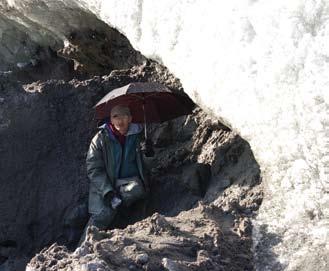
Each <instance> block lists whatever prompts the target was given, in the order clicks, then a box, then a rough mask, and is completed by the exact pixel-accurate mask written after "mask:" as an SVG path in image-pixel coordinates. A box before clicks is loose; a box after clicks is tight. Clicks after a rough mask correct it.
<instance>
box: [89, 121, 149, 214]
mask: <svg viewBox="0 0 329 271" xmlns="http://www.w3.org/2000/svg"><path fill="white" fill-rule="evenodd" d="M99 128H100V130H99V131H98V133H97V134H96V135H95V136H94V138H93V139H92V141H91V143H90V147H89V150H88V154H87V158H86V164H87V175H88V178H89V180H90V186H89V213H91V214H99V213H100V212H101V211H102V210H103V208H105V207H106V203H105V201H104V197H105V195H106V194H107V193H108V192H110V191H113V190H114V189H115V181H116V179H117V178H118V177H119V175H120V177H121V178H123V177H131V176H129V175H134V176H136V173H137V174H138V175H139V176H140V177H141V179H142V180H143V182H144V184H145V185H148V184H146V183H145V182H146V180H145V178H144V173H143V165H142V163H143V162H142V156H141V152H140V146H139V143H140V138H141V131H142V129H141V126H140V125H137V124H133V123H132V124H130V126H129V130H128V133H127V137H126V141H125V147H124V148H123V149H122V147H121V145H120V143H119V142H118V140H117V139H116V138H115V137H114V135H113V133H112V131H111V130H110V129H109V127H108V126H107V125H106V124H104V125H102V126H101V127H99ZM122 150H123V151H122ZM122 155H124V157H123V158H122ZM121 161H124V162H123V163H122V166H121V167H120V164H121ZM120 170H121V173H120V172H119V171H120Z"/></svg>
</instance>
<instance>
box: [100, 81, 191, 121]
mask: <svg viewBox="0 0 329 271" xmlns="http://www.w3.org/2000/svg"><path fill="white" fill-rule="evenodd" d="M116 105H123V106H127V107H129V109H130V112H131V115H132V122H135V123H161V122H164V121H167V120H171V119H174V118H177V117H179V116H183V115H187V114H190V113H192V110H193V108H194V106H195V104H194V103H193V101H192V100H191V99H190V98H189V97H188V96H187V95H185V94H183V93H176V92H172V91H171V90H170V89H168V88H167V87H165V86H164V85H162V84H159V83H130V84H128V85H125V86H123V87H121V88H117V89H114V90H112V91H110V92H109V93H108V94H107V95H105V96H104V97H103V98H102V99H101V100H100V101H99V102H98V103H97V104H96V105H95V109H96V119H99V120H102V119H105V118H108V117H109V116H110V112H111V109H112V108H113V107H114V106H116Z"/></svg>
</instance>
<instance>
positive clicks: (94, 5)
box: [0, 0, 329, 270]
mask: <svg viewBox="0 0 329 271" xmlns="http://www.w3.org/2000/svg"><path fill="white" fill-rule="evenodd" d="M2 2H3V3H6V4H7V6H9V7H10V8H11V9H17V10H20V11H21V13H24V12H25V14H27V15H28V18H32V19H33V23H35V24H36V25H37V24H38V22H40V24H41V25H43V26H44V27H45V28H47V25H48V26H49V27H48V29H50V30H51V31H50V32H49V33H55V34H54V36H55V37H56V38H58V37H60V35H61V34H62V33H63V32H64V30H65V29H67V26H69V25H70V24H74V26H76V25H79V20H82V21H83V15H81V16H80V15H79V16H80V17H79V18H78V17H77V18H78V19H77V20H74V18H75V16H73V15H72V14H73V13H70V12H69V11H70V10H75V9H76V5H77V6H80V7H81V8H83V9H84V12H83V13H81V14H85V12H92V13H94V14H95V15H96V16H98V18H100V19H101V20H103V21H104V22H106V23H108V24H109V25H111V26H114V27H115V28H117V29H118V30H120V31H121V32H122V33H123V34H125V35H126V36H127V37H128V39H129V40H130V41H131V43H132V45H133V46H134V47H135V48H136V49H138V50H140V51H141V52H142V53H143V54H144V55H146V56H148V57H151V58H154V59H156V60H159V61H161V62H162V63H163V64H165V65H166V66H167V67H168V68H169V69H170V70H171V71H172V72H173V73H174V74H175V75H176V76H177V77H178V78H180V79H181V81H182V83H183V86H184V88H185V91H186V92H188V93H189V94H190V95H191V96H192V97H193V98H194V99H195V101H196V102H197V103H199V104H200V105H201V106H203V107H204V108H205V109H208V110H209V111H212V112H213V114H214V115H215V116H217V117H219V118H220V119H221V120H222V121H224V122H225V123H226V124H228V125H229V126H231V127H232V128H233V129H235V130H236V131H238V132H239V134H240V135H241V136H242V137H244V138H245V139H246V140H247V141H248V142H249V143H250V145H251V147H252V150H253V152H254V154H255V156H256V159H257V161H258V162H259V164H260V166H261V170H262V173H263V183H264V185H265V191H266V194H265V199H264V202H263V205H262V207H261V209H260V212H259V215H258V217H257V220H255V221H254V225H255V227H254V240H255V253H256V259H257V266H258V269H259V270H280V269H286V270H327V269H328V266H329V263H328V259H327V258H328V255H329V194H328V193H329V140H328V138H329V105H328V104H329V90H328V89H327V88H328V86H329V77H328V71H329V46H328V44H329V23H328V19H329V2H328V1H326V0H322V1H321V0H304V1H302V0H300V1H297V0H289V1H286V0H277V1H265V0H258V1H257V0H244V1H241V0H239V1H238V0H232V1H219V0H208V1H202V0H185V1H177V0H162V1H160V0H159V1H153V0H130V1H129V0H120V1H118V0H103V1H101V0H95V1H92V0H74V1H69V2H70V5H67V3H68V1H60V0H53V1H50V0H49V1H41V0H25V1H18V0H16V1H15V0H10V1H9V0H8V1H6V0H2ZM24 5H25V8H24ZM0 7H1V5H0ZM68 8H69V10H68ZM54 9H56V12H57V13H58V12H59V13H58V14H60V15H61V16H50V14H52V13H51V11H52V10H54ZM61 9H63V12H61ZM44 10H46V11H49V12H48V13H43V11H44ZM42 14H46V16H42ZM70 14H71V15H70ZM74 14H77V13H74ZM15 16H16V17H17V14H16V15H15V14H14V16H13V17H15ZM73 17H74V18H73ZM50 19H52V20H50ZM83 22H84V23H85V21H83ZM57 26H58V28H61V29H62V30H61V31H57V30H56V29H57ZM32 27H33V26H32ZM36 31H39V29H36ZM58 33H59V34H58ZM325 264H327V267H326V266H325Z"/></svg>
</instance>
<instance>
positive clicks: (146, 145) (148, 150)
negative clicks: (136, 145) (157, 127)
mask: <svg viewBox="0 0 329 271" xmlns="http://www.w3.org/2000/svg"><path fill="white" fill-rule="evenodd" d="M152 145H153V143H152V141H151V140H150V139H146V140H145V141H144V142H142V143H141V151H142V152H143V153H144V155H145V156H146V157H153V156H154V150H153V146H152Z"/></svg>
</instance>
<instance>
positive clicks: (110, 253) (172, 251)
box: [27, 203, 253, 271]
mask: <svg viewBox="0 0 329 271" xmlns="http://www.w3.org/2000/svg"><path fill="white" fill-rule="evenodd" d="M237 227H238V225H237V224H236V223H235V222H234V216H232V215H231V214H228V213H225V212H224V211H223V210H222V209H220V208H218V207H216V206H215V205H210V206H206V205H204V204H202V203H200V204H199V205H198V206H197V207H196V208H194V209H191V210H189V211H186V212H182V213H180V214H179V215H178V216H176V217H171V218H166V217H163V216H162V215H160V214H154V215H152V216H151V217H149V218H146V219H144V220H142V221H140V222H137V223H135V224H134V225H130V226H128V227H127V228H125V229H121V230H119V229H115V230H111V231H107V232H99V231H98V230H97V228H94V227H93V229H92V230H90V231H88V235H87V240H86V241H85V242H84V243H83V244H82V246H81V247H79V248H78V249H77V250H76V251H75V252H74V253H68V251H67V250H66V248H65V247H61V246H58V245H56V244H54V245H52V246H51V247H49V248H48V249H46V250H43V251H41V253H40V254H38V255H36V256H35V257H34V258H33V259H32V260H31V262H30V263H29V264H28V269H27V270H28V271H39V270H50V271H51V270H78V268H87V269H85V270H96V269H92V268H96V266H97V268H100V270H152V271H153V270H163V269H161V268H165V270H171V271H175V270H179V271H182V270H242V269H241V268H243V270H253V269H252V257H251V255H250V251H249V250H248V248H247V247H246V246H245V244H244V243H243V241H242V239H241V237H240V236H239V235H238V234H237V233H235V231H234V229H236V228H237ZM232 229H233V231H232ZM100 236H102V238H100ZM243 240H244V241H245V242H251V240H250V235H249V237H247V236H245V237H244V239H243ZM81 251H84V252H83V253H81ZM63 256H64V257H63ZM88 268H89V269H88Z"/></svg>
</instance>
